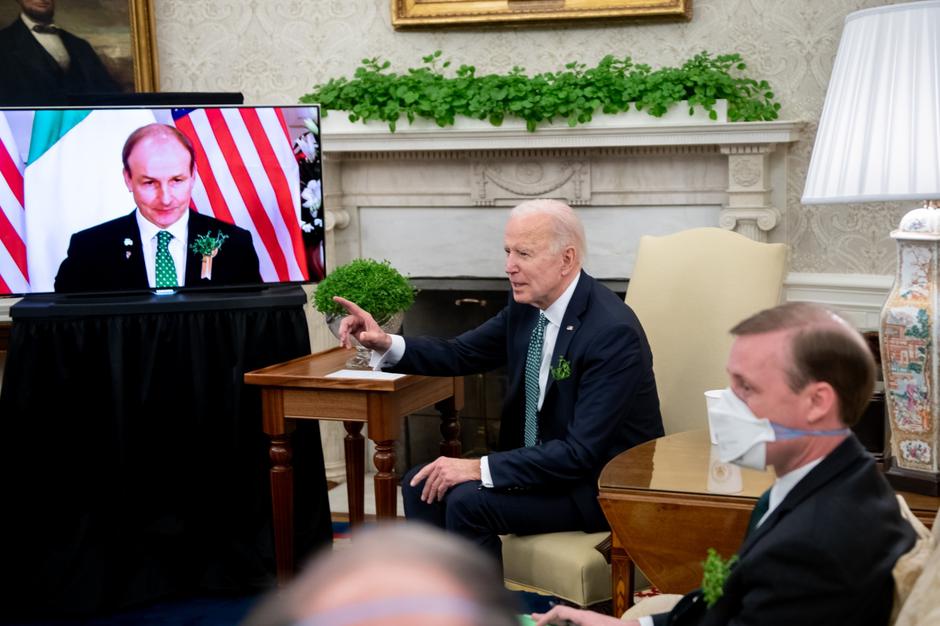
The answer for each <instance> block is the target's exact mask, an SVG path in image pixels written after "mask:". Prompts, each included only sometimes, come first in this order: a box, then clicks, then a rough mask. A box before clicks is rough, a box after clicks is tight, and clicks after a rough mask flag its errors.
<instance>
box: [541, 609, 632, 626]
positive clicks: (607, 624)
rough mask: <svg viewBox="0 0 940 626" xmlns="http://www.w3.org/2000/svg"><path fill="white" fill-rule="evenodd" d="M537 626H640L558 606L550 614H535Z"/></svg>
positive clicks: (630, 621) (591, 612)
mask: <svg viewBox="0 0 940 626" xmlns="http://www.w3.org/2000/svg"><path fill="white" fill-rule="evenodd" d="M532 619H534V620H535V624H536V626H550V625H551V626H568V625H569V624H573V625H574V626H640V623H639V622H638V621H636V620H629V621H626V622H624V621H621V620H619V619H617V618H616V617H611V616H610V615H603V614H601V613H595V612H594V611H584V610H581V609H576V608H574V607H570V606H563V605H560V604H559V605H558V606H555V607H552V609H551V610H550V611H549V612H548V613H533V614H532Z"/></svg>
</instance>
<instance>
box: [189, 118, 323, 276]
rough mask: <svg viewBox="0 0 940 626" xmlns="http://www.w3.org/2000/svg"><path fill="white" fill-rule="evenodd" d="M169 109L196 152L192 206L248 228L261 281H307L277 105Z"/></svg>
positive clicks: (289, 152)
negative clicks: (259, 266)
mask: <svg viewBox="0 0 940 626" xmlns="http://www.w3.org/2000/svg"><path fill="white" fill-rule="evenodd" d="M172 116H173V122H174V124H175V125H176V127H177V128H178V129H179V130H180V131H181V132H182V133H183V134H184V135H186V136H187V137H189V139H190V141H192V143H193V147H194V148H195V151H196V178H197V180H196V185H195V187H194V188H193V196H192V207H193V208H194V209H195V210H196V211H198V212H199V213H203V214H205V215H211V216H213V217H215V218H218V219H220V220H223V221H226V222H230V223H232V224H235V225H236V226H240V227H242V228H244V229H246V230H248V231H249V232H251V236H252V239H253V240H254V244H255V250H256V251H257V253H258V259H259V261H260V264H261V277H262V279H264V280H265V281H266V282H271V281H297V280H307V279H308V278H309V272H308V269H307V258H306V256H305V252H304V242H303V233H302V230H301V224H300V197H299V194H298V190H299V189H300V173H299V166H298V163H297V157H296V155H295V154H294V149H293V142H292V140H291V138H290V133H289V131H288V128H287V123H286V122H285V120H284V115H283V113H282V112H281V110H280V109H277V108H264V109H260V108H259V109H253V108H239V109H173V111H172ZM266 206H267V207H269V209H268V210H265V207H266ZM272 207H276V210H271V208H272Z"/></svg>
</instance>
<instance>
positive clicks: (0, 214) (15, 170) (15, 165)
mask: <svg viewBox="0 0 940 626" xmlns="http://www.w3.org/2000/svg"><path fill="white" fill-rule="evenodd" d="M23 169H24V164H23V161H22V159H20V153H19V151H18V150H17V149H16V144H15V142H14V140H13V134H12V133H11V132H10V126H9V124H7V121H6V118H5V117H3V116H0V293H22V292H25V291H27V290H28V289H29V273H28V271H27V269H26V242H25V239H26V236H25V233H24V226H23V222H24V217H23V207H24V200H23Z"/></svg>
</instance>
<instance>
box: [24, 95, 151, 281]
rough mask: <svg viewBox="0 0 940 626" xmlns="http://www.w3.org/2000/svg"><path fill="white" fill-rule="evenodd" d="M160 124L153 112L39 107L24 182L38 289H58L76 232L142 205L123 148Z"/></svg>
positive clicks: (32, 276)
mask: <svg viewBox="0 0 940 626" xmlns="http://www.w3.org/2000/svg"><path fill="white" fill-rule="evenodd" d="M154 121H156V120H155V118H154V116H153V113H152V112H151V111H149V110H146V109H127V110H120V111H115V110H110V111H107V110H98V111H78V110H67V111H37V112H36V114H35V117H34V118H33V126H32V132H31V138H30V143H29V158H28V159H27V162H26V169H25V174H24V185H23V186H24V193H23V197H24V201H25V206H24V222H25V232H26V256H27V266H28V271H29V284H30V291H33V292H38V291H52V290H53V285H54V281H55V275H56V272H57V271H58V269H59V264H60V263H61V262H62V259H64V258H65V253H66V251H67V250H68V245H69V237H70V236H71V233H74V232H76V231H79V230H83V229H85V228H88V227H90V226H94V225H95V224H100V223H101V222H105V221H107V220H110V219H113V218H115V217H119V216H121V215H126V214H127V213H130V212H131V211H132V210H133V209H134V198H133V197H132V196H131V194H130V192H128V190H127V186H126V185H125V184H124V176H123V174H122V170H123V165H122V163H121V150H122V149H123V148H124V141H125V140H126V139H127V136H128V135H130V134H131V132H133V131H134V130H135V129H137V128H140V127H141V126H144V125H146V124H150V123H152V122H154Z"/></svg>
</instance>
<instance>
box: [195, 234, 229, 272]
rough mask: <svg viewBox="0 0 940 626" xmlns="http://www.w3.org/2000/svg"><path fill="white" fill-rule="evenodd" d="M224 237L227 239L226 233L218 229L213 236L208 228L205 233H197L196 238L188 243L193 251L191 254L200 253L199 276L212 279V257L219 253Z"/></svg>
mask: <svg viewBox="0 0 940 626" xmlns="http://www.w3.org/2000/svg"><path fill="white" fill-rule="evenodd" d="M226 239H228V235H225V234H223V233H222V231H218V233H217V234H216V236H215V237H213V236H212V231H211V230H210V231H209V232H207V233H206V234H205V235H197V236H196V239H195V240H194V241H193V242H192V244H190V246H189V249H190V250H192V251H193V254H199V255H202V270H201V271H200V273H199V278H205V279H207V280H212V259H214V258H215V255H217V254H218V253H219V249H220V248H221V247H222V242H223V241H225V240H226Z"/></svg>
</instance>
